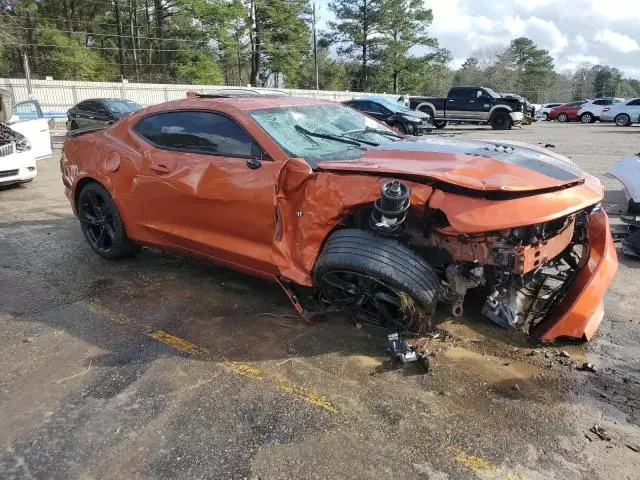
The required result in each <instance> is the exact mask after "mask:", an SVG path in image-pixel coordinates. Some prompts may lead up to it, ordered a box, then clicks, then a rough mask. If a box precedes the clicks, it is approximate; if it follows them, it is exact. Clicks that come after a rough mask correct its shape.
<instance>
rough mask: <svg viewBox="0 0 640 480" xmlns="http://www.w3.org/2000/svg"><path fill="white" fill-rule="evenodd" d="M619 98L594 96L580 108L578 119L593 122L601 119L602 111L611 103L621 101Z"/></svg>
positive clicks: (583, 121)
mask: <svg viewBox="0 0 640 480" xmlns="http://www.w3.org/2000/svg"><path fill="white" fill-rule="evenodd" d="M620 102H621V100H620V99H618V98H594V99H591V100H587V101H586V102H585V103H583V104H582V106H581V107H580V110H578V120H580V122H582V123H593V122H595V121H597V120H600V115H602V111H603V110H604V109H605V108H606V107H609V106H611V105H615V104H617V103H620Z"/></svg>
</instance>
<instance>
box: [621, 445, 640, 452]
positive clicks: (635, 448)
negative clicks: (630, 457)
mask: <svg viewBox="0 0 640 480" xmlns="http://www.w3.org/2000/svg"><path fill="white" fill-rule="evenodd" d="M625 446H626V447H627V448H628V449H630V450H633V451H634V452H637V453H640V443H625Z"/></svg>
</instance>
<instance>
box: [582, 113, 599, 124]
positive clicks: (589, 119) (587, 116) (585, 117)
mask: <svg viewBox="0 0 640 480" xmlns="http://www.w3.org/2000/svg"><path fill="white" fill-rule="evenodd" d="M595 121H596V120H595V117H594V116H593V114H592V113H591V112H585V113H583V114H582V115H580V123H593V122H595Z"/></svg>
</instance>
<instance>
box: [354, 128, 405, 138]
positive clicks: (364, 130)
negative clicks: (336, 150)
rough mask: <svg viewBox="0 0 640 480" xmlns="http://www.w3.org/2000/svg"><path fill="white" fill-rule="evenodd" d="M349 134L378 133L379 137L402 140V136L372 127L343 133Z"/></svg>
mask: <svg viewBox="0 0 640 480" xmlns="http://www.w3.org/2000/svg"><path fill="white" fill-rule="evenodd" d="M350 133H378V134H380V135H387V136H388V137H394V138H404V137H403V136H402V135H398V134H397V133H393V132H390V131H388V130H381V129H379V128H373V127H366V128H358V129H356V130H348V131H346V132H344V135H349V134H350Z"/></svg>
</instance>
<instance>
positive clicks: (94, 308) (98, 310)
mask: <svg viewBox="0 0 640 480" xmlns="http://www.w3.org/2000/svg"><path fill="white" fill-rule="evenodd" d="M89 311H90V312H92V313H95V314H96V315H102V316H103V317H107V318H108V319H109V320H111V321H112V322H114V323H117V324H118V325H127V324H128V323H129V319H128V318H127V316H126V315H122V314H120V313H114V312H112V311H111V310H109V309H107V308H104V307H103V306H101V305H98V304H97V303H90V304H89Z"/></svg>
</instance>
